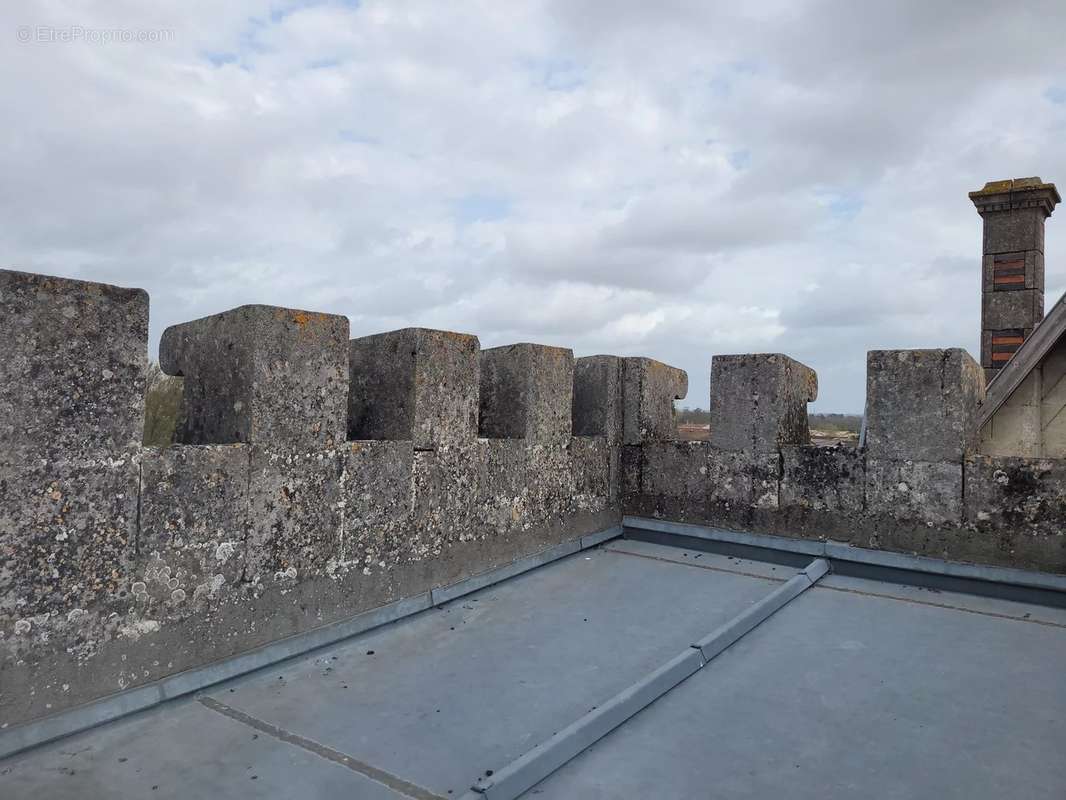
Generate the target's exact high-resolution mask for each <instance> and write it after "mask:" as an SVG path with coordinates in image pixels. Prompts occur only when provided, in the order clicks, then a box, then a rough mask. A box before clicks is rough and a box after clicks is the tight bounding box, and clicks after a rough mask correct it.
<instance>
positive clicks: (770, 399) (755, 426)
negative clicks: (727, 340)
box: [710, 353, 818, 453]
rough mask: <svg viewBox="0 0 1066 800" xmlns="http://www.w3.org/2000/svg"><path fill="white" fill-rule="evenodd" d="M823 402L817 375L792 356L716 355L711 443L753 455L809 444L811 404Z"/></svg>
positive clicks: (764, 354) (712, 384) (713, 377)
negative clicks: (812, 402)
mask: <svg viewBox="0 0 1066 800" xmlns="http://www.w3.org/2000/svg"><path fill="white" fill-rule="evenodd" d="M817 397H818V376H817V375H816V374H815V372H814V370H812V369H811V368H810V367H808V366H806V365H804V364H801V363H800V362H798V361H795V360H794V359H791V358H789V357H788V356H786V355H781V354H780V353H754V354H747V355H725V356H715V357H714V359H713V360H712V362H711V404H710V409H711V435H710V441H711V444H712V445H714V446H715V447H717V448H719V449H722V450H743V451H746V452H751V453H773V452H777V449H778V448H779V447H781V446H782V445H793V444H807V443H809V442H810V430H809V428H808V425H807V403H809V402H811V401H813V400H815V399H817Z"/></svg>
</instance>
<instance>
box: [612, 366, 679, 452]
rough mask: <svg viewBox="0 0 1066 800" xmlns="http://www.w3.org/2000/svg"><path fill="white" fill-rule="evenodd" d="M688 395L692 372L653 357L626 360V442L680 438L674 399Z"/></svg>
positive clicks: (623, 397) (623, 373)
mask: <svg viewBox="0 0 1066 800" xmlns="http://www.w3.org/2000/svg"><path fill="white" fill-rule="evenodd" d="M687 394H688V373H686V372H685V371H684V370H683V369H678V368H677V367H671V366H670V365H668V364H664V363H662V362H661V361H655V360H654V359H651V358H626V359H623V362H622V399H623V403H622V407H623V408H622V419H623V422H622V427H623V441H624V442H625V443H626V444H640V443H641V442H662V441H670V440H673V439H677V438H678V435H677V422H676V420H675V418H674V401H675V400H682V399H684V397H685V395H687Z"/></svg>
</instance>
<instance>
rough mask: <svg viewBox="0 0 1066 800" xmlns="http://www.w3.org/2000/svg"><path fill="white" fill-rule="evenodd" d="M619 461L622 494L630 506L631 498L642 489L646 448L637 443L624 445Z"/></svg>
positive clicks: (627, 505)
mask: <svg viewBox="0 0 1066 800" xmlns="http://www.w3.org/2000/svg"><path fill="white" fill-rule="evenodd" d="M619 461H620V463H619V472H618V476H619V479H620V480H619V483H620V484H621V486H620V489H621V495H622V498H623V499H624V500H625V504H626V507H627V508H628V507H629V498H632V497H636V496H637V495H639V494H640V491H641V484H642V482H643V481H642V477H643V472H644V448H643V447H641V446H640V445H637V444H627V445H622V452H621V458H620V459H619ZM627 513H628V512H627Z"/></svg>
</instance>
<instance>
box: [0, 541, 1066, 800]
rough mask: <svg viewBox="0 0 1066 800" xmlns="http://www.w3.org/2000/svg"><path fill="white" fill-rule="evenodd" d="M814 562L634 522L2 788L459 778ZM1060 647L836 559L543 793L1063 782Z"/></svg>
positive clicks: (1043, 635)
mask: <svg viewBox="0 0 1066 800" xmlns="http://www.w3.org/2000/svg"><path fill="white" fill-rule="evenodd" d="M797 571H798V570H797V568H795V567H786V566H782V565H780V564H772V563H766V562H758V561H749V560H744V559H738V558H735V557H727V556H724V555H717V554H715V553H711V552H696V551H690V550H684V549H680V548H676V547H668V546H664V545H661V544H652V543H647V542H640V541H628V540H617V541H614V542H611V543H608V544H606V545H604V546H603V547H601V548H599V549H596V550H592V551H586V552H584V553H578V554H575V555H573V556H570V557H569V558H566V559H564V560H562V561H558V562H555V563H553V564H549V565H547V566H545V567H542V568H540V569H538V570H536V571H533V572H530V573H527V574H524V575H521V576H518V577H515V578H511V579H509V580H507V581H505V582H504V583H502V584H497V585H495V586H490V587H488V588H486V589H482V590H480V591H479V592H476V593H475V594H472V595H468V596H466V597H462V598H459V599H457V600H454V601H452V602H450V603H447V604H445V605H444V606H442V607H441V608H435V609H430V610H428V611H425V612H423V613H421V614H418V615H416V616H413V617H409V618H407V619H403V620H400V621H398V622H396V623H394V624H391V625H388V626H385V627H383V628H379V629H377V630H374V631H371V632H369V633H365V634H362V635H360V636H357V637H354V638H352V639H349V640H346V641H343V642H340V643H338V644H335V645H331V646H329V647H327V648H323V649H320V650H317V651H315V652H313V653H309V654H307V655H304V656H301V657H298V658H296V659H293V660H291V661H289V662H286V663H284V664H280V665H275V666H273V667H269V668H266V669H264V670H262V671H260V672H257V673H253V674H250V675H247V676H245V677H243V678H237V679H234V680H231V681H229V682H227V683H224V684H220V685H218V686H216V687H212V688H211V689H209V690H206V691H204V692H202V693H201V694H200V695H198V696H197V697H195V698H188V699H185V700H179V701H173V702H169V703H165V704H163V705H161V706H157V707H155V708H153V709H150V710H148V711H145V712H142V713H140V714H137V715H134V716H131V717H127V718H125V719H120V720H117V721H115V722H112V723H109V724H107V725H103V726H100V727H98V728H95V729H93V730H90V731H86V732H84V733H81V734H78V735H75V736H71V737H68V738H66V739H63V740H60V741H57V742H54V743H52V744H49V745H45V746H42V747H38V748H36V749H34V750H30V751H26V752H24V753H22V754H19V755H16V756H13V757H11V758H9V759H6V760H4V761H0V796H2V797H3V798H5V800H7V799H8V798H22V797H34V798H40V797H48V798H57V799H61V798H84V797H90V798H91V797H116V798H125V797H151V798H164V797H197V796H204V797H223V798H224V797H247V796H255V797H269V798H273V797H278V798H281V797H307V798H316V797H323V798H326V797H328V798H333V797H357V798H364V797H365V798H372V799H373V798H379V797H380V798H404V797H415V798H435V797H442V798H447V797H459V796H462V795H463V794H465V793H467V792H468V791H469V790H470V787H471V786H472V785H473V784H474V783H475V782H476V781H477V780H478V779H479V778H485V777H486V773H487V772H488V771H490V770H491V771H493V772H494V773H495V772H497V771H500V770H504V769H506V768H507V766H508V764H510V763H512V762H513V761H515V760H516V759H518V758H520V757H521V756H522V755H523V754H524V753H527V752H529V751H530V750H532V749H533V748H535V747H536V746H537V745H539V744H541V743H543V742H545V741H546V740H549V739H550V738H551V737H552V735H553V734H554V733H556V732H557V731H561V730H563V729H564V728H566V727H567V726H570V725H572V724H573V723H575V722H576V721H578V720H580V719H582V718H583V717H584V716H585V715H587V714H589V712H591V711H593V710H594V708H596V707H598V706H599V705H601V704H604V703H606V702H607V701H608V700H610V699H611V698H612V697H614V696H615V695H617V694H618V693H620V692H622V691H623V690H625V689H626V688H627V687H629V686H632V685H633V684H634V683H636V682H639V681H641V680H642V679H644V678H646V676H647V675H649V674H650V673H651V672H653V671H654V670H656V669H658V668H660V667H662V666H663V665H664V664H665V663H666V662H667V661H669V660H670V659H671V658H674V657H675V656H677V655H678V653H680V652H682V651H683V650H684V649H685V648H688V647H690V646H691V645H692V644H693V643H695V642H698V641H699V640H700V639H703V638H704V637H707V636H708V634H710V633H711V632H712V631H714V630H715V629H717V628H719V627H720V626H723V625H725V624H726V623H728V622H730V621H731V620H733V619H734V618H736V617H738V616H740V615H742V614H744V612H746V611H748V610H749V609H751V608H752V607H753V606H755V605H756V604H757V603H758V602H759V601H760V600H762V599H764V598H765V597H766V596H767V595H770V594H771V593H772V592H774V590H775V589H777V588H778V587H780V586H782V585H783V584H784V583H785V581H786V580H787V579H789V578H791V577H792V576H794V575H795V574H796V573H797ZM693 652H698V651H696V650H695V649H694V648H693ZM1063 663H1066V610H1064V609H1060V608H1051V607H1047V606H1038V605H1029V604H1024V603H1019V602H1010V601H1006V600H999V599H994V598H989V597H976V596H971V595H964V594H954V593H950V592H946V591H936V590H930V589H920V588H915V587H909V586H901V585H898V584H892V583H884V582H878V581H873V580H868V579H862V578H856V577H847V576H842V575H832V574H831V575H827V576H825V577H823V578H822V579H821V580H820V581H819V582H818V583H817V584H816V585H815V586H813V587H812V588H810V589H809V590H808V591H806V592H804V593H802V594H801V595H798V596H796V597H794V598H793V599H791V601H790V602H788V603H787V604H786V605H784V606H783V607H781V608H780V609H779V610H776V612H775V613H773V615H772V616H769V617H768V618H766V619H765V621H762V622H761V623H760V624H759V625H758V626H757V627H755V628H754V629H753V630H751V631H750V632H748V633H746V635H744V636H743V638H741V639H739V641H737V642H736V643H735V644H732V645H731V646H730V647H728V649H726V650H725V651H724V652H722V653H721V654H720V655H718V656H717V657H716V658H714V660H712V661H710V662H709V663H707V664H706V665H705V666H704V667H703V668H702V669H701V670H699V671H698V672H695V674H693V675H692V676H691V677H689V678H687V679H686V680H684V681H682V682H681V683H680V684H679V685H677V686H676V687H675V688H673V689H672V690H670V691H669V692H667V693H666V694H665V695H663V696H661V697H659V699H657V700H655V701H654V702H652V703H651V704H650V705H648V706H647V707H646V708H645V709H644V710H643V711H641V712H640V713H638V714H636V716H633V717H631V718H630V719H628V721H625V722H624V723H623V724H621V726H620V727H618V728H616V729H615V730H614V731H613V732H612V733H609V734H607V735H606V736H605V737H604V738H602V739H600V740H599V741H598V742H597V743H595V744H593V745H592V746H591V748H589V749H588V750H585V751H584V752H583V753H581V754H579V755H577V756H576V758H574V759H573V760H571V761H570V762H569V763H567V764H565V765H564V766H563V767H562V768H561V769H559V770H558V771H557V772H555V773H554V774H553V775H551V776H550V777H548V778H547V779H546V780H544V781H543V782H542V783H540V784H539V785H537V786H536V787H534V788H533V789H532V790H530V791H529V792H527V795H526V796H529V797H538V798H539V797H567V798H571V797H593V798H595V797H604V798H608V797H610V798H614V797H619V798H621V797H660V798H670V797H692V796H699V797H786V796H787V797H800V798H802V797H812V798H813V797H818V798H826V797H854V796H862V797H886V798H903V797H915V798H917V797H931V796H936V797H967V798H981V797H1002V796H1003V795H1005V794H1011V795H1014V796H1017V797H1027V798H1029V797H1063V796H1066V765H1064V764H1066V762H1064V760H1063V759H1062V758H1061V753H1062V747H1063V742H1066V681H1063V680H1062V679H1061V665H1062V664H1063Z"/></svg>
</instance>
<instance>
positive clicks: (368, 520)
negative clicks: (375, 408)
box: [326, 441, 417, 575]
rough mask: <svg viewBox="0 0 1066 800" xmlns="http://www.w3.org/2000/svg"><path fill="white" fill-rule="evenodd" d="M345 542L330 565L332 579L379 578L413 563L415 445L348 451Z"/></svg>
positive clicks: (356, 445) (361, 445)
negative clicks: (359, 575) (366, 574)
mask: <svg viewBox="0 0 1066 800" xmlns="http://www.w3.org/2000/svg"><path fill="white" fill-rule="evenodd" d="M341 458H342V462H343V467H344V487H343V499H344V540H343V546H342V548H341V549H340V551H339V552H337V553H335V554H334V555H333V557H332V559H331V561H330V562H327V565H326V571H327V573H328V574H331V575H338V574H346V573H348V572H350V571H353V570H356V571H359V572H373V571H375V570H380V569H384V568H386V567H387V566H390V565H396V564H399V563H402V562H404V561H405V560H410V559H411V558H412V553H411V549H410V547H409V539H410V537H411V531H412V529H414V528H415V527H417V523H416V522H415V521H414V520H413V519H412V516H411V514H412V500H413V495H412V492H413V484H412V475H413V469H414V446H413V444H412V442H411V441H361V442H350V443H349V444H348V446H347V447H346V448H345V449H344V450H343V451H342V455H341Z"/></svg>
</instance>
